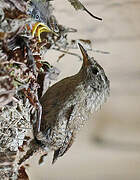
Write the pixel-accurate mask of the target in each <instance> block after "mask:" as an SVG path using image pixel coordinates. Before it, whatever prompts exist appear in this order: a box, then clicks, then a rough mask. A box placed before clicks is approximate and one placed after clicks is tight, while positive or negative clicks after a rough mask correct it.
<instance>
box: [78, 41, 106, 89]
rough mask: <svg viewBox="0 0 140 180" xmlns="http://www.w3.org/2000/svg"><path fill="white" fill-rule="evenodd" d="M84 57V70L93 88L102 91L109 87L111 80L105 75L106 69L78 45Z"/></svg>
mask: <svg viewBox="0 0 140 180" xmlns="http://www.w3.org/2000/svg"><path fill="white" fill-rule="evenodd" d="M78 45H79V48H80V50H81V53H82V56H83V65H82V70H83V71H84V72H85V76H86V81H88V84H89V85H90V86H91V87H93V89H94V90H97V91H100V90H101V91H102V90H103V89H104V88H108V87H109V80H108V78H107V76H106V75H105V72H104V69H103V68H102V67H101V66H100V65H99V64H98V63H97V61H95V60H94V58H93V57H89V56H88V54H87V52H86V50H85V49H84V48H83V46H82V45H81V44H80V43H78Z"/></svg>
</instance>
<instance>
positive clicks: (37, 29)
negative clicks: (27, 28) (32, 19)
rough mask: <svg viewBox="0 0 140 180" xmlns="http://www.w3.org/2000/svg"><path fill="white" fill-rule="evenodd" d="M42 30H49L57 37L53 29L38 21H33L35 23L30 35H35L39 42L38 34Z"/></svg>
mask: <svg viewBox="0 0 140 180" xmlns="http://www.w3.org/2000/svg"><path fill="white" fill-rule="evenodd" d="M42 32H49V33H52V34H54V35H55V36H57V37H58V36H59V35H58V34H56V33H55V32H54V31H53V30H51V29H50V28H49V27H48V26H47V25H45V24H43V23H40V22H37V23H35V25H34V26H33V28H32V36H33V37H34V36H35V35H36V36H37V37H38V40H39V42H41V37H40V34H41V33H42Z"/></svg>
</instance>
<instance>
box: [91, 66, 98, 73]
mask: <svg viewBox="0 0 140 180" xmlns="http://www.w3.org/2000/svg"><path fill="white" fill-rule="evenodd" d="M91 70H92V73H93V74H94V75H97V73H98V72H99V71H98V69H97V67H93V68H92V69H91Z"/></svg>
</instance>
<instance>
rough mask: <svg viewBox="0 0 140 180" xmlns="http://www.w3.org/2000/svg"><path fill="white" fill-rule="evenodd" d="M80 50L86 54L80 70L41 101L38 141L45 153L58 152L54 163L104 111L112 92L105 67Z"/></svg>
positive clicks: (50, 89) (82, 49)
mask: <svg viewBox="0 0 140 180" xmlns="http://www.w3.org/2000/svg"><path fill="white" fill-rule="evenodd" d="M79 47H80V50H81V52H82V55H83V65H82V67H81V69H80V71H79V72H78V73H77V74H76V75H74V76H71V77H67V78H65V79H63V80H61V81H59V82H57V83H56V84H54V85H53V86H52V87H50V88H49V89H48V90H47V92H46V93H45V94H44V95H43V97H42V98H41V99H40V103H41V105H42V119H41V126H40V132H36V133H35V138H36V140H37V142H38V143H39V144H40V145H41V147H42V148H44V149H45V151H47V152H48V151H50V150H51V151H54V157H53V163H54V162H55V161H56V159H57V158H58V157H60V156H63V154H65V152H66V151H67V150H68V149H69V148H70V146H71V145H72V143H73V141H74V138H75V136H76V134H77V132H78V130H79V129H80V127H81V126H83V125H84V124H85V122H86V121H87V120H88V117H89V114H90V113H94V111H96V110H98V109H99V108H100V106H101V105H102V104H103V103H104V102H105V101H106V99H107V97H108V95H109V91H110V89H109V80H108V79H107V77H106V75H105V72H104V70H103V68H102V67H101V66H100V65H99V64H98V63H97V62H96V61H95V60H94V58H93V57H92V58H90V57H89V56H88V54H87V53H86V51H85V49H84V48H83V47H82V45H81V44H79Z"/></svg>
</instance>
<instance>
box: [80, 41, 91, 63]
mask: <svg viewBox="0 0 140 180" xmlns="http://www.w3.org/2000/svg"><path fill="white" fill-rule="evenodd" d="M78 45H79V48H80V50H81V53H82V55H83V65H84V66H85V67H86V66H88V65H89V61H88V54H87V52H86V50H85V49H84V48H83V46H82V45H81V44H80V43H78Z"/></svg>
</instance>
